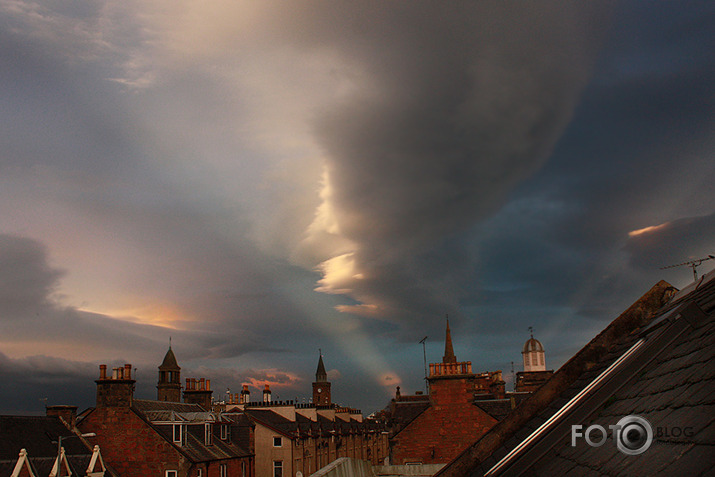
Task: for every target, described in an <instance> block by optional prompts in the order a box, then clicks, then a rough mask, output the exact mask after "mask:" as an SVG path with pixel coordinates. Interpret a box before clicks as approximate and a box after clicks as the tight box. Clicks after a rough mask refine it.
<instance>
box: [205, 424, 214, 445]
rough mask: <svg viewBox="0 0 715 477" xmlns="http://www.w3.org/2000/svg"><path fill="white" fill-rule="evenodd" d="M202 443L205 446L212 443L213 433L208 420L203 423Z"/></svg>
mask: <svg viewBox="0 0 715 477" xmlns="http://www.w3.org/2000/svg"><path fill="white" fill-rule="evenodd" d="M204 443H205V444H206V445H207V446H211V445H213V443H214V434H213V431H212V429H211V424H209V423H208V422H207V423H206V424H204Z"/></svg>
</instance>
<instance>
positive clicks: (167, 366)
mask: <svg viewBox="0 0 715 477" xmlns="http://www.w3.org/2000/svg"><path fill="white" fill-rule="evenodd" d="M159 369H160V370H162V371H163V370H168V371H178V370H180V369H181V367H180V366H179V363H177V362H176V356H174V350H172V349H171V344H169V350H168V351H167V352H166V355H165V356H164V361H163V362H162V363H161V365H160V366H159Z"/></svg>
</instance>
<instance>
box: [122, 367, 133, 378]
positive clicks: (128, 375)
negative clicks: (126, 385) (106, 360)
mask: <svg viewBox="0 0 715 477" xmlns="http://www.w3.org/2000/svg"><path fill="white" fill-rule="evenodd" d="M124 379H132V365H131V364H125V365H124Z"/></svg>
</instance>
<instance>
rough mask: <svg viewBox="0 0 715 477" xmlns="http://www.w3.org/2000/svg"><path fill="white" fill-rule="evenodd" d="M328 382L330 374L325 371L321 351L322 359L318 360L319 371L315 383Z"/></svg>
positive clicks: (321, 356) (316, 372)
mask: <svg viewBox="0 0 715 477" xmlns="http://www.w3.org/2000/svg"><path fill="white" fill-rule="evenodd" d="M327 381H328V373H327V372H326V371H325V365H324V364H323V353H322V350H320V358H318V369H317V371H315V382H318V383H324V382H327Z"/></svg>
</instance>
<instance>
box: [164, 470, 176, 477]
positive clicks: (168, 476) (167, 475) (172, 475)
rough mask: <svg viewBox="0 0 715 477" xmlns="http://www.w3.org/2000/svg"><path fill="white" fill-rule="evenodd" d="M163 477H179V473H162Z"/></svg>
mask: <svg viewBox="0 0 715 477" xmlns="http://www.w3.org/2000/svg"><path fill="white" fill-rule="evenodd" d="M164 477H179V471H178V470H167V471H164Z"/></svg>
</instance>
